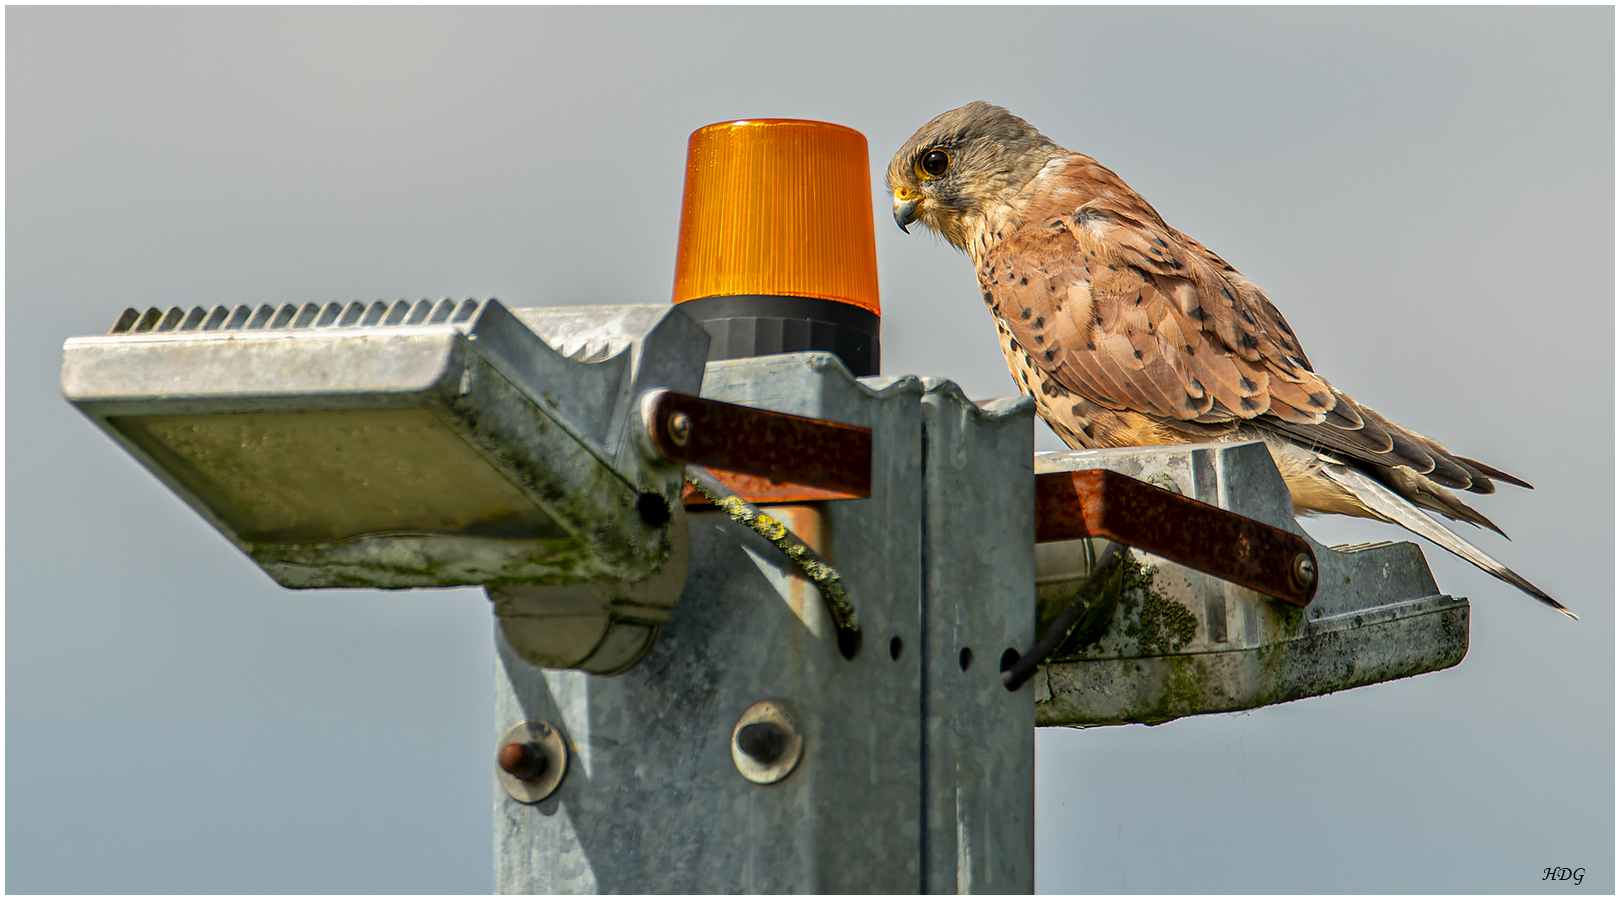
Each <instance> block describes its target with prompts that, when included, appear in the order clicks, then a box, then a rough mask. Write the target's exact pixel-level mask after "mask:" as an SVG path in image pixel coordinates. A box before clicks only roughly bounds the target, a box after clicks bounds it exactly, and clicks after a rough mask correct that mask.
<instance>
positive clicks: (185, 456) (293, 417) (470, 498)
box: [110, 409, 566, 544]
mask: <svg viewBox="0 0 1620 900" xmlns="http://www.w3.org/2000/svg"><path fill="white" fill-rule="evenodd" d="M110 421H111V424H112V425H113V427H115V428H117V429H118V430H119V431H121V432H122V433H123V434H125V435H127V436H128V437H129V438H130V440H132V441H134V442H135V443H136V444H137V445H139V446H140V447H141V449H143V450H145V451H146V452H147V453H148V454H150V455H151V456H152V457H153V458H154V459H155V460H157V462H158V463H159V464H160V465H162V466H163V467H164V468H165V469H167V470H168V471H169V473H170V474H171V475H172V476H173V477H174V478H176V479H178V480H179V481H180V482H181V483H182V484H184V485H185V486H186V487H187V488H188V489H189V490H190V491H191V492H192V493H193V494H195V495H196V496H197V497H198V498H199V499H200V500H202V502H203V503H204V504H206V505H207V506H208V507H209V508H210V509H212V510H213V511H214V513H215V515H217V516H218V517H219V518H220V519H222V520H224V521H225V523H226V524H228V525H229V526H230V527H231V529H232V530H233V531H235V532H236V534H237V536H238V537H240V538H241V539H243V540H244V541H248V542H250V543H276V544H281V543H287V544H309V543H331V542H335V541H342V540H346V539H349V538H354V537H359V536H362V535H377V534H388V533H412V534H424V533H426V534H468V535H476V536H484V537H492V538H510V539H542V538H560V537H565V536H566V532H565V531H564V530H563V529H562V528H561V527H560V526H558V525H557V523H556V522H555V521H554V520H553V519H552V518H551V517H549V516H547V515H546V514H545V512H544V511H542V510H541V509H540V508H539V507H537V506H536V505H535V504H534V503H533V502H531V501H530V500H529V499H528V498H527V497H526V496H525V495H524V494H523V493H522V492H521V491H520V490H519V489H518V488H517V486H516V485H514V484H512V482H511V481H509V480H507V478H506V477H505V476H504V475H502V474H501V473H500V472H499V471H498V470H497V469H496V468H494V466H493V465H492V464H491V463H490V462H489V461H488V460H487V459H485V458H484V456H483V455H481V454H480V453H479V452H478V451H477V450H475V449H474V448H473V447H472V445H470V444H468V443H467V442H466V441H465V440H463V439H462V438H461V436H460V435H458V434H456V432H454V431H453V430H451V428H450V427H449V426H448V425H446V424H445V423H444V422H443V420H441V419H440V418H439V417H438V416H436V415H434V414H433V413H432V412H430V411H429V410H426V409H363V410H313V411H295V412H245V413H228V414H216V415H162V416H122V417H117V418H114V419H111V420H110Z"/></svg>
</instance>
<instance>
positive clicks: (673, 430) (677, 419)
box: [668, 412, 692, 447]
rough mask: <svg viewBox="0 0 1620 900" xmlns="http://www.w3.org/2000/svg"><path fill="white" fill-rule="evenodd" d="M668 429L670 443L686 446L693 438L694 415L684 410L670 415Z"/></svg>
mask: <svg viewBox="0 0 1620 900" xmlns="http://www.w3.org/2000/svg"><path fill="white" fill-rule="evenodd" d="M668 431H669V440H670V443H672V444H674V445H675V446H677V447H685V446H686V442H687V441H689V440H691V439H692V417H691V416H689V415H687V414H686V413H683V412H677V413H676V414H674V415H672V416H670V417H669V428H668Z"/></svg>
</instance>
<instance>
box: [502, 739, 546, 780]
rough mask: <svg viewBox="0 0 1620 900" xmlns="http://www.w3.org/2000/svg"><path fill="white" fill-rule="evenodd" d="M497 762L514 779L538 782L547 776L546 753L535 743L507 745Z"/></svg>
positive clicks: (514, 742)
mask: <svg viewBox="0 0 1620 900" xmlns="http://www.w3.org/2000/svg"><path fill="white" fill-rule="evenodd" d="M496 760H497V761H498V762H499V763H500V764H501V768H503V769H505V770H506V771H507V772H509V773H511V775H512V777H513V778H518V779H522V780H523V781H537V780H539V778H540V776H542V775H544V774H546V751H545V750H544V748H542V747H541V746H540V745H539V744H537V743H535V742H533V741H529V742H526V743H518V742H517V741H513V742H512V743H510V744H507V745H506V746H504V747H502V748H501V752H500V755H499V756H497V757H496Z"/></svg>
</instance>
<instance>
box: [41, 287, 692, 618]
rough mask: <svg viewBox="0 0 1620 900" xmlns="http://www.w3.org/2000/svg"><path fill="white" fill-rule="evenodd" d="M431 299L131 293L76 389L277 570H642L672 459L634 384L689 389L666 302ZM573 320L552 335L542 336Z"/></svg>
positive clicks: (299, 577)
mask: <svg viewBox="0 0 1620 900" xmlns="http://www.w3.org/2000/svg"><path fill="white" fill-rule="evenodd" d="M588 310H589V312H588V313H583V314H582V313H581V312H579V311H577V310H573V309H570V308H555V309H533V310H519V311H517V312H516V313H514V312H513V311H512V310H508V309H507V308H506V307H505V306H503V305H502V304H501V303H500V302H499V301H497V300H485V301H478V300H472V299H468V300H462V301H454V300H449V299H446V300H441V301H438V302H431V301H427V300H422V301H417V302H414V303H413V302H409V301H399V302H396V303H392V304H389V303H384V302H381V301H378V302H376V303H371V304H365V303H359V302H355V303H349V304H342V303H330V304H324V305H321V304H313V303H311V304H306V305H303V306H301V307H300V306H295V305H286V306H282V307H279V308H277V307H273V306H261V307H258V308H257V309H254V308H252V307H248V306H238V307H235V308H231V307H228V306H219V307H215V308H213V309H211V310H210V309H206V308H203V307H197V308H194V309H191V310H185V309H180V308H175V309H171V310H168V311H164V310H159V309H150V310H147V311H146V312H144V313H140V312H137V311H135V310H128V311H126V312H125V313H124V315H123V316H122V317H120V318H119V320H118V322H117V323H116V324H115V325H114V326H113V328H112V329H111V330H110V331H109V332H108V333H107V334H105V335H100V336H96V337H81V338H73V339H70V340H69V341H68V342H67V344H66V347H65V358H64V361H63V368H62V390H63V392H64V393H65V394H66V396H67V398H68V399H69V400H70V401H71V402H72V403H73V404H74V405H75V406H77V407H78V408H79V409H80V410H81V411H82V412H83V413H84V414H85V415H86V416H88V417H89V418H90V419H91V420H92V421H93V422H95V423H96V424H97V425H98V426H100V427H101V428H102V430H104V431H105V432H106V433H107V434H108V435H109V436H110V437H112V438H113V440H115V441H117V442H118V443H119V444H120V445H121V446H123V447H124V448H125V449H126V450H128V451H129V452H130V453H131V454H132V455H133V456H134V457H135V458H136V459H138V460H139V461H140V462H141V463H142V464H143V465H145V466H146V467H147V468H148V469H150V470H151V471H152V473H153V474H154V475H156V476H157V477H158V478H159V479H160V480H161V481H163V483H164V484H166V485H167V486H168V487H170V488H171V489H172V490H174V492H175V493H176V494H178V495H179V496H180V497H181V498H182V499H184V500H185V501H186V503H187V504H189V505H190V506H191V507H192V508H193V509H195V510H196V511H197V512H198V513H199V514H200V515H202V516H203V517H204V518H205V519H207V520H208V521H209V522H210V523H211V524H212V525H214V527H216V528H218V529H219V531H220V532H221V533H222V534H224V535H225V536H226V537H227V538H229V539H230V540H231V541H232V543H234V544H236V546H237V547H238V548H240V549H241V550H242V551H243V552H244V553H246V554H247V555H248V556H249V557H251V558H252V559H253V561H254V562H255V563H257V564H258V565H259V566H260V567H261V568H262V569H264V571H265V573H266V574H268V575H269V576H270V577H271V578H273V579H275V580H276V581H277V582H278V583H280V584H282V585H284V586H286V587H289V588H320V587H375V588H413V587H446V586H452V585H467V584H478V585H502V584H514V583H524V584H565V583H575V582H586V581H601V580H604V579H605V580H610V581H625V582H633V581H637V580H640V579H643V578H645V577H647V576H649V575H650V574H652V573H653V572H655V571H657V570H658V569H659V568H660V567H661V566H662V565H663V564H664V562H665V561H666V560H668V558H669V556H670V550H671V538H670V528H669V526H670V522H671V520H672V519H673V517H674V515H675V512H676V510H677V508H678V507H679V504H680V494H681V486H682V485H681V472H682V469H681V466H679V465H678V464H674V463H671V462H669V461H667V460H663V459H661V458H659V457H658V456H657V455H656V454H649V453H646V452H641V451H640V450H638V449H637V448H638V446H639V445H637V444H636V442H635V441H634V440H632V439H630V435H631V434H632V433H634V432H635V431H636V430H637V424H636V423H635V422H634V421H633V420H635V419H636V412H637V411H636V408H635V398H636V396H637V395H639V394H640V393H641V391H642V390H644V389H646V388H648V387H654V386H657V387H669V388H676V389H684V390H689V391H694V392H695V391H696V390H697V388H698V386H699V385H700V384H701V381H702V376H703V369H702V365H703V362H702V361H703V356H704V353H703V350H704V349H705V346H706V341H707V336H706V335H705V334H703V332H702V331H701V329H699V328H698V327H697V326H695V325H694V324H693V323H692V322H691V321H690V320H689V319H688V318H687V317H685V316H683V315H657V310H658V308H657V307H647V306H639V307H634V308H615V307H590V308H588ZM577 319H589V320H590V321H591V322H592V327H590V328H586V329H580V328H573V327H570V328H569V329H568V330H569V333H570V334H571V335H572V339H573V341H574V345H573V346H572V347H565V348H564V352H559V350H557V349H554V348H553V347H552V346H550V345H548V344H547V343H546V341H545V340H544V339H543V338H542V336H541V333H542V332H544V331H545V330H546V328H547V326H548V325H549V326H551V327H553V328H554V329H555V328H558V327H561V324H562V323H568V324H570V325H572V324H573V320H577Z"/></svg>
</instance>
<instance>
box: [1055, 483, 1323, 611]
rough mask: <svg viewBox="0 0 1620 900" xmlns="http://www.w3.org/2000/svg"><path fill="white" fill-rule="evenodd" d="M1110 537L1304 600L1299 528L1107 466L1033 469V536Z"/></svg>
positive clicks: (1305, 563) (1303, 546)
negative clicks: (1183, 493) (1244, 513)
mask: <svg viewBox="0 0 1620 900" xmlns="http://www.w3.org/2000/svg"><path fill="white" fill-rule="evenodd" d="M1084 537H1106V538H1109V539H1111V540H1115V541H1118V542H1120V543H1122V544H1129V545H1130V546H1132V547H1137V548H1139V549H1142V550H1146V551H1147V552H1149V553H1154V554H1157V555H1159V556H1162V557H1164V558H1165V559H1169V560H1173V561H1175V562H1178V563H1180V564H1181V565H1184V566H1187V567H1189V568H1193V569H1197V570H1198V571H1200V572H1206V573H1208V574H1210V575H1214V576H1215V577H1216V578H1221V579H1225V580H1226V581H1230V582H1233V583H1234V584H1240V585H1242V586H1244V587H1246V588H1252V589H1254V590H1257V591H1259V592H1261V593H1262V594H1267V595H1269V596H1272V597H1275V598H1277V599H1278V600H1281V601H1283V602H1285V603H1289V604H1292V605H1294V606H1305V605H1306V604H1308V603H1310V602H1311V598H1312V597H1314V596H1315V595H1316V584H1317V578H1316V571H1317V570H1316V554H1315V553H1313V552H1312V551H1311V546H1310V544H1309V543H1308V542H1307V541H1306V540H1305V539H1304V538H1302V537H1300V536H1299V535H1297V534H1290V533H1289V532H1286V531H1283V530H1282V529H1280V528H1273V527H1272V526H1270V525H1267V524H1265V523H1264V522H1257V521H1255V520H1254V519H1250V518H1247V517H1245V516H1240V515H1238V514H1236V513H1232V512H1228V511H1227V510H1224V509H1221V508H1220V507H1217V506H1211V505H1209V504H1208V503H1202V502H1199V501H1197V500H1193V499H1191V498H1189V497H1183V496H1181V495H1180V494H1175V493H1171V492H1170V491H1166V490H1163V489H1162V488H1157V487H1154V486H1153V485H1150V484H1147V483H1145V482H1141V481H1137V480H1136V479H1134V478H1131V477H1128V476H1125V475H1121V474H1119V473H1117V472H1110V471H1107V470H1103V469H1090V470H1084V471H1078V472H1050V473H1047V474H1043V475H1037V476H1035V541H1036V543H1044V542H1046V541H1066V540H1074V539H1076V538H1084Z"/></svg>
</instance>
